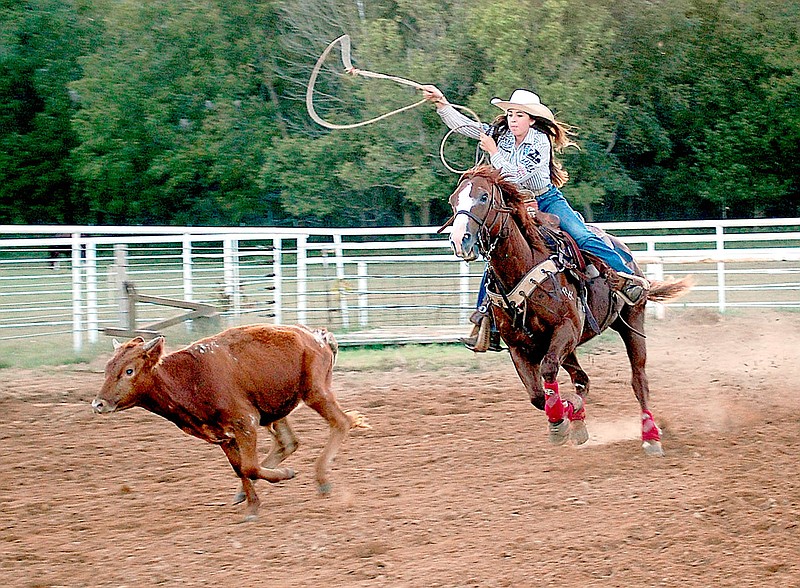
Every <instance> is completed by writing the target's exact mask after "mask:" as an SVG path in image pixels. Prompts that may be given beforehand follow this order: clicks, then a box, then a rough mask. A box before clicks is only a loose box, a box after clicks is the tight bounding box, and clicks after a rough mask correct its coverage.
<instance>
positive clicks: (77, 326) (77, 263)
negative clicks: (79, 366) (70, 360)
mask: <svg viewBox="0 0 800 588" xmlns="http://www.w3.org/2000/svg"><path fill="white" fill-rule="evenodd" d="M81 265H82V264H81V234H80V233H72V267H71V270H72V348H73V349H74V350H75V352H76V353H78V352H80V351H81V349H83V334H82V333H81V328H82V326H83V305H82V298H83V296H82V287H81V283H82V276H81V273H82V270H83V268H82V267H81Z"/></svg>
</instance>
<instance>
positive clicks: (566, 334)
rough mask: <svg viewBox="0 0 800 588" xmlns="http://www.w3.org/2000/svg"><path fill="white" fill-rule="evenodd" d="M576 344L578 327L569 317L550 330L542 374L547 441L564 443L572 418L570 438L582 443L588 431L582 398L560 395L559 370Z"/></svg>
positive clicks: (571, 354)
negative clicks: (551, 332)
mask: <svg viewBox="0 0 800 588" xmlns="http://www.w3.org/2000/svg"><path fill="white" fill-rule="evenodd" d="M577 344H578V328H577V326H576V325H575V323H574V322H573V321H571V320H564V321H563V322H562V323H561V324H559V325H558V326H557V327H556V328H555V330H554V331H553V336H552V338H551V339H550V345H549V347H548V349H547V353H546V354H545V356H544V358H543V359H542V378H544V389H545V392H544V393H545V403H544V412H545V414H546V415H547V422H548V428H549V432H550V435H549V436H550V442H551V443H553V444H554V445H563V444H564V443H566V442H567V439H568V437H569V435H570V423H571V422H574V423H575V426H574V434H573V440H574V441H575V442H576V443H578V444H580V443H584V442H585V441H586V440H587V439H588V438H589V435H588V433H587V432H586V426H585V425H584V424H583V419H584V410H583V401H582V400H581V398H580V397H578V396H573V398H572V399H562V398H561V394H560V393H559V390H558V380H557V377H558V370H559V368H560V366H561V364H562V363H563V362H564V361H565V360H566V359H567V358H569V357H570V356H572V357H574V351H575V347H576V345H577Z"/></svg>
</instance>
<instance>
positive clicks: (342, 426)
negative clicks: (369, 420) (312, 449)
mask: <svg viewBox="0 0 800 588" xmlns="http://www.w3.org/2000/svg"><path fill="white" fill-rule="evenodd" d="M305 402H306V404H307V405H308V406H309V407H310V408H312V409H313V410H315V411H317V412H318V413H319V415H320V416H321V417H322V418H324V419H325V420H326V421H327V422H328V425H330V428H331V433H330V436H329V437H328V442H327V443H326V444H325V447H324V449H323V450H322V453H321V454H320V456H319V457H318V458H317V461H316V464H315V470H316V478H317V487H318V488H319V491H320V494H329V493H330V491H331V482H330V478H329V474H330V468H331V463H332V462H333V459H334V458H335V457H336V454H337V453H338V452H339V448H340V447H341V446H342V443H343V442H344V440H345V439H346V438H347V433H348V431H350V427H351V426H352V425H353V421H352V420H351V419H350V417H349V416H347V415H346V414H345V412H344V411H343V410H342V408H341V407H340V406H339V403H338V402H336V398H335V397H334V395H333V392H332V391H330V390H320V391H317V392H312V393H311V394H309V396H308V398H307V399H306V401H305Z"/></svg>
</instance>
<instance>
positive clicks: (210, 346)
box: [92, 325, 366, 520]
mask: <svg viewBox="0 0 800 588" xmlns="http://www.w3.org/2000/svg"><path fill="white" fill-rule="evenodd" d="M114 348H115V350H116V351H115V353H114V356H113V357H112V358H111V359H110V360H109V361H108V364H107V365H106V371H105V376H106V379H105V383H104V384H103V387H102V388H101V390H100V393H99V394H98V395H97V397H96V398H95V399H94V401H92V408H93V409H94V411H95V412H97V413H108V412H115V411H119V410H125V409H127V408H132V407H134V406H139V407H141V408H144V409H146V410H149V411H150V412H153V413H155V414H158V415H161V416H163V417H164V418H166V419H168V420H170V421H172V422H173V423H175V424H176V425H177V426H178V427H180V428H181V429H182V430H183V431H184V432H185V433H188V434H190V435H194V436H195V437H199V438H200V439H203V440H205V441H208V442H209V443H215V444H218V445H220V447H222V450H223V451H224V452H225V455H226V456H227V457H228V460H229V461H230V463H231V466H232V467H233V470H234V471H235V472H236V474H237V475H238V476H239V478H241V481H242V490H241V492H240V496H242V495H243V496H242V499H246V500H247V508H246V514H247V519H248V520H251V519H254V518H255V516H256V513H257V511H258V505H259V499H258V495H257V494H256V491H255V486H254V482H255V481H256V480H259V479H261V480H267V481H269V482H280V481H282V480H288V479H290V478H293V477H294V472H293V471H292V470H291V469H289V468H276V466H277V465H278V464H280V463H281V462H282V461H283V460H284V459H285V458H286V457H288V456H289V455H290V454H291V453H292V452H294V450H295V449H296V448H297V438H296V437H295V435H294V432H293V431H292V429H291V427H290V426H289V422H288V421H287V419H286V416H287V415H288V414H289V413H290V412H291V411H292V410H293V409H294V408H295V407H296V406H297V405H298V404H299V403H300V401H301V400H302V401H303V402H305V403H306V405H308V406H309V407H311V408H312V409H314V410H315V411H317V412H318V413H319V414H320V415H321V416H322V418H324V419H325V420H326V421H328V424H329V425H330V428H331V432H330V437H329V438H328V442H327V444H326V445H325V448H324V450H323V452H322V454H321V455H320V456H319V458H318V459H317V462H316V479H317V483H318V485H319V490H320V492H322V493H323V494H327V493H328V492H330V480H329V476H328V475H329V471H330V465H331V462H332V461H333V458H334V457H335V455H336V453H337V452H338V450H339V447H340V446H341V444H342V442H343V441H344V440H345V438H346V437H347V433H348V431H349V430H350V428H352V427H359V426H361V427H366V425H365V424H364V423H363V422H362V420H361V417H360V415H358V413H351V414H346V413H345V412H344V411H343V410H342V409H341V408H340V406H339V403H338V402H337V401H336V397H335V396H334V393H333V390H332V388H331V379H332V373H333V363H334V361H335V360H336V352H337V350H338V346H337V344H336V340H335V339H334V337H333V335H332V334H331V333H328V332H327V331H325V330H324V329H319V330H314V331H312V330H310V329H308V328H306V327H302V326H272V325H250V326H243V327H234V328H231V329H228V330H226V331H223V332H222V333H219V334H218V335H215V336H213V337H208V338H206V339H202V340H200V341H197V342H195V343H192V344H191V345H189V346H188V347H186V348H184V349H181V350H179V351H176V352H174V353H170V354H167V355H165V354H164V338H163V337H156V338H155V339H152V340H151V341H148V342H145V340H144V339H142V338H141V337H137V338H135V339H132V340H130V341H128V342H127V343H124V344H120V343H118V342H117V341H114ZM259 425H261V426H269V431H270V433H271V435H272V436H273V438H274V444H273V447H272V451H270V453H269V455H268V456H267V458H266V459H265V460H264V462H263V463H262V464H261V465H259V463H258V455H257V448H256V439H257V432H258V426H259Z"/></svg>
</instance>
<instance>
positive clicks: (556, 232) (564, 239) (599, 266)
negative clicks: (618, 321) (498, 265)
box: [486, 198, 614, 333]
mask: <svg viewBox="0 0 800 588" xmlns="http://www.w3.org/2000/svg"><path fill="white" fill-rule="evenodd" d="M525 207H526V210H527V212H528V214H529V215H531V216H534V217H536V220H537V221H538V224H539V233H540V234H541V236H542V238H543V239H544V241H545V243H546V244H547V246H548V248H549V249H550V251H551V252H552V255H550V257H548V258H547V259H546V260H544V261H543V262H541V263H539V264H538V265H536V266H535V267H534V268H533V269H532V270H531V271H530V272H528V273H527V274H526V275H525V276H524V277H523V278H522V280H520V281H519V283H518V284H516V285H515V286H514V287H513V288H511V290H510V291H508V292H502V291H499V292H496V291H494V290H493V289H492V287H491V285H487V289H486V294H487V296H488V298H489V301H490V303H491V304H494V305H497V306H499V307H500V308H502V309H504V310H506V311H507V312H510V314H512V315H516V316H517V317H520V316H522V317H524V314H525V310H526V302H527V299H528V297H529V296H530V295H531V294H532V293H533V291H534V290H535V289H536V288H537V287H539V285H540V284H541V283H542V282H544V281H545V280H547V279H548V278H551V279H553V280H555V275H556V274H558V273H560V272H567V273H568V275H569V276H570V277H571V279H572V280H573V282H575V283H576V284H577V285H578V295H579V299H580V304H579V306H578V309H579V312H580V313H581V314H582V315H583V317H582V318H585V319H586V321H587V322H588V323H589V326H590V327H591V328H592V330H594V331H595V332H596V333H599V332H600V330H601V329H600V325H599V324H598V323H597V320H596V319H595V317H594V316H593V314H592V312H591V310H590V308H589V302H588V287H587V283H589V282H591V281H592V280H595V279H597V278H599V277H600V275H601V270H602V273H603V274H607V273H608V267H607V265H606V264H605V262H603V261H602V260H601V259H599V258H597V257H596V256H594V255H592V254H591V253H588V252H586V253H584V252H583V251H581V249H580V247H578V244H577V243H576V242H575V239H573V238H572V236H571V235H570V234H569V233H567V232H566V231H563V230H562V229H561V219H560V218H559V217H558V215H555V214H550V213H546V212H542V211H540V210H539V207H538V205H537V203H536V199H535V198H531V199H528V200H526V201H525ZM587 227H588V228H589V230H591V231H592V232H593V233H594V234H596V235H597V236H599V237H600V238H601V239H603V240H604V241H605V242H606V243H607V244H608V245H609V246H610V247H614V243H613V242H612V241H611V238H610V236H609V235H608V234H607V233H606V232H605V231H603V230H602V229H600V228H598V227H595V226H592V225H587ZM587 258H588V262H587ZM523 323H524V318H523Z"/></svg>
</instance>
